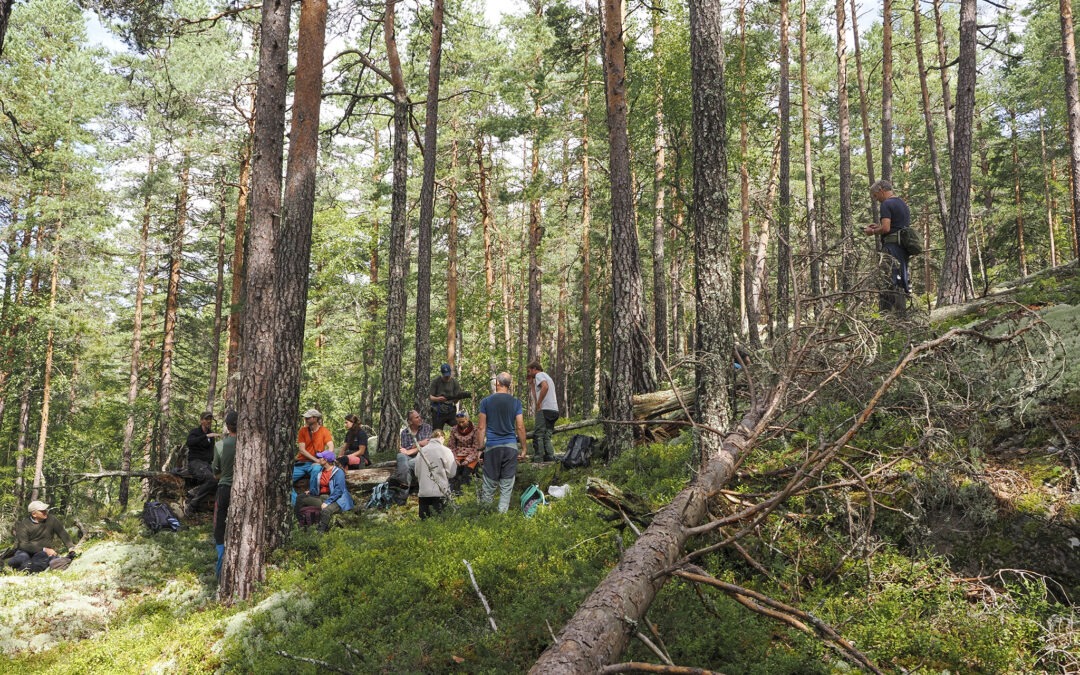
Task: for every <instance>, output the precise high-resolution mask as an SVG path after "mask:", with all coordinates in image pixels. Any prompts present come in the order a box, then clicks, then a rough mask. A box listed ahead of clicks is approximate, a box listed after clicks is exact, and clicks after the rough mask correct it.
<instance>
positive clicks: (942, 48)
mask: <svg viewBox="0 0 1080 675" xmlns="http://www.w3.org/2000/svg"><path fill="white" fill-rule="evenodd" d="M932 1H933V3H934V30H935V32H936V33H937V48H938V69H939V70H938V72H939V73H940V76H941V100H942V103H943V104H944V108H945V133H946V136H947V137H948V139H949V147H948V150H949V153H950V156H951V153H952V148H953V136H954V133H955V131H954V128H953V127H954V125H953V105H952V90H951V89H950V88H949V66H948V64H949V56H948V54H949V52H948V49H947V47H946V45H945V21H944V19H943V18H942V16H941V3H942V1H943V0H932ZM1063 1H1068V0H1063Z"/></svg>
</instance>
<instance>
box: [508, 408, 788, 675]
mask: <svg viewBox="0 0 1080 675" xmlns="http://www.w3.org/2000/svg"><path fill="white" fill-rule="evenodd" d="M781 393H782V392H780V391H774V393H773V395H772V396H771V397H769V398H768V399H766V401H765V402H763V403H762V404H761V405H760V406H758V407H756V408H754V409H752V410H751V411H750V412H748V413H747V414H746V415H745V416H744V417H743V419H742V421H741V422H740V423H739V425H738V427H736V428H735V430H734V431H732V432H730V433H728V434H727V435H726V436H725V437H724V443H723V449H722V450H721V452H720V453H719V454H718V455H717V456H715V457H713V458H712V459H710V460H709V462H708V464H706V465H705V467H704V469H703V470H702V472H701V473H700V474H698V476H697V478H695V479H694V481H693V482H692V483H690V485H689V486H688V487H687V488H685V489H684V490H683V491H682V492H680V493H679V494H677V495H676V496H675V499H673V500H672V501H671V503H670V504H668V505H667V506H665V507H664V508H662V509H660V511H658V512H657V513H656V516H655V517H654V518H653V521H652V524H651V525H650V526H649V527H648V529H646V530H645V531H644V532H643V533H642V534H641V537H639V538H638V540H637V541H636V542H635V543H634V545H633V546H631V547H630V548H629V549H627V551H626V553H625V554H624V555H623V557H622V560H620V561H619V564H618V565H616V566H615V569H613V570H612V571H611V572H610V573H608V575H607V576H606V577H605V578H604V580H603V581H602V582H600V585H599V586H597V587H596V589H595V590H594V591H593V592H592V594H591V595H589V597H588V598H587V599H586V600H585V602H584V604H582V605H581V607H580V608H579V609H578V611H577V614H575V615H574V617H573V619H571V620H570V622H569V623H567V624H566V626H565V627H564V628H563V631H562V633H561V634H560V635H559V637H558V638H557V639H556V641H555V644H553V645H551V646H550V647H548V649H547V650H546V651H545V652H544V653H543V654H541V655H540V658H539V660H537V662H536V663H535V664H534V665H533V667H532V670H530V671H529V672H530V673H535V674H537V675H539V674H540V673H545V674H546V673H585V672H597V671H599V670H600V669H601V668H603V667H604V666H605V665H607V664H609V663H614V662H616V661H617V659H618V658H619V656H620V655H621V654H622V653H623V651H624V650H625V649H626V645H627V642H628V641H629V639H630V638H631V637H632V636H633V635H634V632H635V628H634V625H635V623H636V622H637V620H638V619H640V618H641V617H642V616H644V614H645V612H646V610H648V608H649V605H650V604H652V601H653V598H654V597H655V596H656V594H657V592H658V591H659V590H660V588H661V587H663V585H664V583H665V582H666V581H667V575H661V576H657V573H659V572H661V571H663V570H665V569H667V568H668V567H670V566H672V565H673V564H675V562H676V561H677V560H679V558H680V557H681V556H682V552H683V548H684V547H685V545H686V542H687V540H688V539H689V537H690V533H689V529H690V528H691V527H694V526H695V525H699V524H700V523H702V522H703V521H704V520H705V518H706V516H707V515H708V510H707V508H706V507H707V504H708V500H709V498H710V497H712V496H713V495H715V494H716V492H717V491H718V490H719V489H720V488H722V487H723V486H724V485H725V484H727V483H728V482H729V481H730V480H731V478H732V477H733V476H734V475H735V467H736V466H737V465H738V462H739V460H740V459H741V458H742V456H743V455H745V454H746V453H747V452H749V451H750V450H751V448H752V447H753V444H754V442H755V441H756V439H757V438H758V436H759V435H760V434H761V432H762V431H763V430H764V428H765V426H766V422H767V421H768V420H770V419H771V418H772V416H773V415H774V414H775V411H776V405H777V402H778V401H779V400H780V397H781ZM703 433H706V432H703Z"/></svg>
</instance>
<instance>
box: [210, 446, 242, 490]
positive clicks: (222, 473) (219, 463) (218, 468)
mask: <svg viewBox="0 0 1080 675" xmlns="http://www.w3.org/2000/svg"><path fill="white" fill-rule="evenodd" d="M235 459H236V436H226V437H225V438H224V439H222V440H221V441H219V442H218V444H217V446H216V447H215V448H214V463H213V464H211V465H210V468H211V469H212V470H213V472H214V475H215V476H219V478H218V485H232V474H233V461H234V460H235Z"/></svg>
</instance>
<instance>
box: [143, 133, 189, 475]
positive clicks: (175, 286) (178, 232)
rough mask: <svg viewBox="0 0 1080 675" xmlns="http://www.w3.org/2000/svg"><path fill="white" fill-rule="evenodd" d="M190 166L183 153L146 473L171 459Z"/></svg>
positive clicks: (186, 155) (186, 156)
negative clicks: (151, 450) (155, 416)
mask: <svg viewBox="0 0 1080 675" xmlns="http://www.w3.org/2000/svg"><path fill="white" fill-rule="evenodd" d="M190 180H191V163H190V161H189V158H188V154H187V152H185V153H184V159H183V168H182V169H181V170H180V192H179V193H178V194H177V196H176V226H175V229H174V230H173V234H172V247H171V250H170V253H169V286H168V290H167V291H166V292H165V326H164V330H163V331H162V337H161V380H160V381H159V382H158V410H157V413H158V424H157V442H156V443H155V444H154V454H152V455H151V458H150V466H146V467H143V468H145V469H147V470H150V469H156V468H159V467H160V465H161V463H162V462H163V461H166V458H167V457H168V456H169V437H170V435H171V434H170V429H171V422H172V420H171V419H170V417H171V415H172V384H173V358H174V356H175V355H176V322H177V315H178V314H179V311H180V265H181V263H182V262H183V259H184V231H185V229H186V228H187V214H188V187H189V184H190Z"/></svg>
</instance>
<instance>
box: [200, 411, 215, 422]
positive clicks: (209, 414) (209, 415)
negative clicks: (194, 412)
mask: <svg viewBox="0 0 1080 675" xmlns="http://www.w3.org/2000/svg"><path fill="white" fill-rule="evenodd" d="M212 419H214V413H212V412H210V411H209V410H207V411H206V412H204V413H203V414H201V415H199V421H200V422H202V421H203V420H212Z"/></svg>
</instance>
